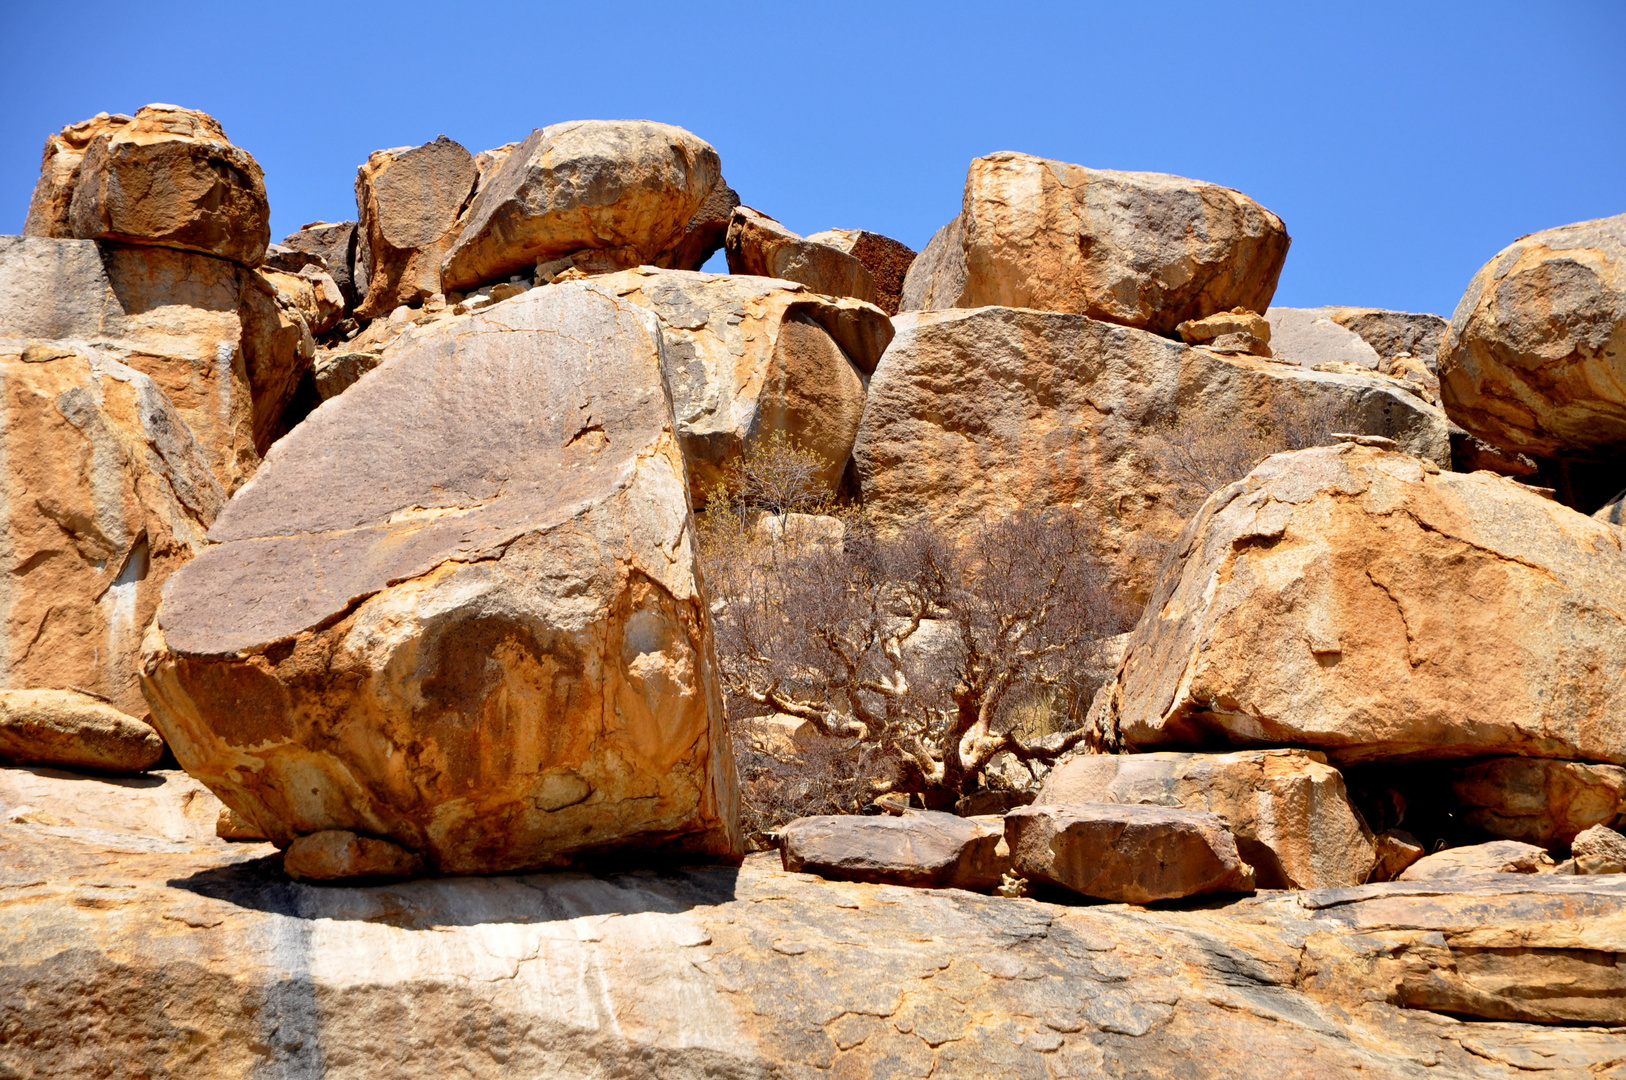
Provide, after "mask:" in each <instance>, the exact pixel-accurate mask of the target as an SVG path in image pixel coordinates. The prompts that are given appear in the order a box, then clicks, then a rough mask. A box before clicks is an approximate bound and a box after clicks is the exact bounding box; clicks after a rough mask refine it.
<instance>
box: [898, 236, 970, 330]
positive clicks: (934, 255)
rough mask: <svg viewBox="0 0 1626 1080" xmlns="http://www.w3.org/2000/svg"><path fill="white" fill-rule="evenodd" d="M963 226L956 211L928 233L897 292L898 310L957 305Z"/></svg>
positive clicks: (962, 268) (962, 289)
mask: <svg viewBox="0 0 1626 1080" xmlns="http://www.w3.org/2000/svg"><path fill="white" fill-rule="evenodd" d="M964 237H965V229H964V228H963V227H962V226H961V224H960V217H959V215H958V214H956V215H955V216H954V218H953V220H951V221H950V222H949V223H948V224H947V225H944V226H943V227H942V228H941V229H938V230H937V231H936V232H934V233H932V238H931V239H930V240H928V241H927V242H926V246H925V247H924V248H922V249H921V251H920V254H919V255H916V256H915V261H914V262H912V263H910V264H909V272H908V273H907V274H905V275H904V277H903V287H902V288H901V289H900V290H899V292H898V311H899V312H905V311H941V310H943V309H945V308H951V307H955V306H957V305H956V303H955V301H957V300H959V298H960V296H961V294H962V293H964V292H965V251H964V250H963V248H962V246H961V245H962V242H963V240H964Z"/></svg>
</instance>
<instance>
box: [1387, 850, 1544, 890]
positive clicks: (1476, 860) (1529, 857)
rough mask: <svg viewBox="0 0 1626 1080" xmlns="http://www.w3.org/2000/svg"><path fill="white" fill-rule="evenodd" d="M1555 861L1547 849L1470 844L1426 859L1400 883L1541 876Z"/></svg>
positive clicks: (1418, 862)
mask: <svg viewBox="0 0 1626 1080" xmlns="http://www.w3.org/2000/svg"><path fill="white" fill-rule="evenodd" d="M1552 866H1553V860H1552V858H1551V857H1550V856H1548V854H1547V851H1546V849H1545V848H1540V847H1537V846H1536V845H1535V844H1526V843H1524V842H1523V841H1520V840H1492V841H1491V842H1490V843H1488V844H1468V845H1466V846H1464V847H1456V848H1446V849H1445V850H1444V851H1436V852H1435V853H1434V854H1432V855H1425V856H1423V857H1422V858H1421V859H1418V860H1417V861H1416V862H1414V863H1412V864H1411V865H1410V866H1408V867H1407V868H1406V869H1405V870H1404V871H1403V872H1402V873H1401V875H1400V880H1401V881H1433V880H1435V879H1436V878H1463V877H1483V876H1484V875H1486V874H1539V873H1542V872H1543V871H1545V870H1550V869H1551V868H1552Z"/></svg>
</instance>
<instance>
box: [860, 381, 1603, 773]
mask: <svg viewBox="0 0 1626 1080" xmlns="http://www.w3.org/2000/svg"><path fill="white" fill-rule="evenodd" d="M877 381H878V380H877ZM1622 541H1623V537H1622V534H1621V531H1620V530H1619V529H1617V528H1615V527H1614V526H1611V525H1606V524H1604V523H1603V522H1600V521H1594V520H1593V519H1591V518H1588V517H1585V516H1583V515H1581V514H1578V513H1576V512H1575V511H1573V510H1570V509H1568V508H1566V507H1563V506H1560V505H1558V504H1556V503H1554V502H1551V501H1549V500H1548V499H1545V498H1543V497H1542V496H1541V495H1539V494H1536V493H1535V492H1533V491H1531V490H1530V489H1528V488H1525V487H1523V486H1521V485H1519V484H1516V483H1514V482H1513V481H1510V480H1506V479H1504V478H1502V477H1499V476H1495V475H1493V474H1491V473H1483V472H1481V473H1471V474H1467V475H1464V474H1461V473H1447V472H1439V471H1434V470H1433V467H1432V466H1431V465H1430V464H1429V463H1427V462H1424V461H1419V460H1418V459H1416V458H1412V457H1407V456H1405V455H1402V454H1398V453H1393V452H1390V451H1386V450H1381V449H1376V448H1372V447H1364V446H1357V445H1354V444H1352V443H1345V444H1342V445H1339V446H1334V447H1318V448H1315V449H1311V450H1303V451H1300V452H1298V453H1295V454H1277V455H1275V456H1273V457H1270V458H1267V459H1266V460H1265V461H1264V462H1263V463H1262V464H1261V465H1259V467H1258V468H1256V469H1254V471H1253V472H1252V473H1250V474H1249V475H1248V477H1247V478H1246V479H1244V480H1243V481H1241V482H1240V483H1236V484H1232V485H1231V486H1229V487H1227V488H1225V489H1223V490H1221V491H1219V492H1216V493H1215V494H1214V495H1212V496H1210V498H1209V499H1208V501H1207V502H1206V503H1205V504H1204V505H1203V507H1202V509H1201V510H1199V511H1198V513H1197V514H1196V516H1195V517H1193V518H1192V520H1191V522H1190V524H1189V525H1188V526H1187V527H1186V530H1185V532H1184V533H1183V534H1182V535H1181V537H1180V539H1179V540H1178V541H1177V542H1176V545H1175V548H1174V551H1173V553H1172V554H1171V561H1170V562H1169V563H1168V564H1167V565H1166V566H1165V569H1164V573H1163V574H1162V576H1161V578H1160V580H1159V582H1158V587H1157V591H1156V593H1155V595H1154V596H1153V597H1152V600H1151V602H1150V603H1149V604H1148V606H1147V608H1146V611H1145V614H1144V615H1142V617H1141V621H1140V624H1139V625H1138V626H1137V627H1136V629H1135V631H1134V637H1133V638H1132V639H1131V641H1130V644H1129V648H1128V650H1127V651H1126V653H1125V656H1124V660H1123V663H1122V664H1121V665H1120V666H1119V669H1118V675H1117V678H1116V679H1115V681H1114V682H1113V683H1111V684H1110V685H1109V686H1108V687H1107V688H1106V689H1104V690H1103V691H1102V693H1101V694H1099V695H1097V697H1096V702H1095V705H1094V706H1093V707H1092V710H1091V714H1092V716H1091V722H1092V723H1094V724H1096V725H1097V730H1098V732H1101V733H1102V736H1103V741H1104V742H1105V743H1107V744H1109V745H1110V744H1111V743H1113V742H1116V741H1117V740H1118V739H1120V738H1121V739H1122V741H1123V742H1124V743H1126V744H1127V745H1129V746H1133V747H1137V748H1142V749H1145V748H1153V747H1156V748H1175V747H1194V746H1202V745H1208V744H1214V743H1225V742H1230V743H1233V744H1243V745H1248V744H1252V745H1260V744H1264V745H1270V744H1273V743H1275V744H1279V743H1291V744H1293V745H1298V746H1310V747H1315V748H1318V749H1322V750H1325V751H1326V752H1327V755H1328V757H1329V758H1331V759H1332V760H1333V761H1334V762H1335V763H1353V762H1361V761H1382V760H1388V761H1398V760H1424V759H1438V758H1454V757H1474V756H1480V755H1491V754H1518V755H1526V756H1534V757H1564V758H1580V759H1588V760H1593V761H1602V762H1613V763H1617V764H1619V763H1626V726H1623V724H1626V720H1623V719H1622V717H1623V716H1626V713H1623V711H1622V707H1621V706H1622V702H1623V701H1626V627H1623V626H1622V620H1623V619H1626V551H1623V550H1622Z"/></svg>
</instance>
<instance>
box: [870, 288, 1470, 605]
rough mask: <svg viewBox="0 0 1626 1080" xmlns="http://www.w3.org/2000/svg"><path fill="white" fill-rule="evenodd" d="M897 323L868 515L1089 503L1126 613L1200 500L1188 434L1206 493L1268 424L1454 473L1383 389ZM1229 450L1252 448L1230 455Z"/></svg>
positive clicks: (1132, 348)
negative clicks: (1391, 450)
mask: <svg viewBox="0 0 1626 1080" xmlns="http://www.w3.org/2000/svg"><path fill="white" fill-rule="evenodd" d="M893 325H894V326H895V327H896V328H897V336H896V338H894V339H893V341H892V344H891V345H890V346H889V347H888V349H887V352H886V355H885V357H884V358H883V359H882V361H881V363H880V366H879V367H877V368H876V372H875V376H874V378H873V379H872V380H871V381H870V387H869V396H868V399H867V402H866V404H865V406H864V420H863V424H862V426H861V427H860V429H859V433H858V440H857V442H856V444H855V445H854V448H853V459H854V462H855V464H856V467H857V472H858V477H859V480H860V482H861V484H862V487H863V496H864V504H865V506H866V508H867V509H868V511H869V513H870V514H871V516H872V517H873V518H875V519H876V520H877V521H878V522H879V523H880V524H881V525H882V526H883V527H886V528H891V527H894V526H898V525H902V524H903V523H905V522H909V521H912V520H915V519H924V520H928V521H931V522H932V523H934V524H936V525H938V526H940V527H943V528H945V529H948V530H950V531H961V530H964V529H967V528H970V527H973V526H975V525H976V524H977V523H979V522H981V521H982V520H984V519H985V518H987V517H990V516H999V515H1004V514H1009V513H1011V512H1012V511H1014V510H1016V509H1018V508H1021V507H1030V508H1031V507H1040V506H1056V505H1079V506H1082V507H1086V508H1088V511H1089V513H1090V514H1091V515H1092V516H1094V517H1095V518H1096V519H1097V520H1098V521H1099V523H1100V528H1101V543H1102V555H1103V556H1104V557H1105V559H1106V561H1107V565H1108V566H1109V567H1110V568H1111V570H1112V573H1113V578H1114V583H1115V585H1116V587H1118V588H1119V589H1120V590H1121V591H1122V592H1123V593H1124V595H1125V597H1126V600H1127V601H1128V602H1130V603H1135V604H1139V603H1141V602H1144V600H1145V598H1146V597H1147V596H1148V595H1149V594H1150V592H1151V589H1152V584H1153V582H1154V580H1155V578H1156V575H1157V572H1158V566H1159V565H1160V563H1161V561H1162V557H1163V550H1164V547H1165V546H1166V545H1167V544H1168V542H1170V541H1172V540H1173V539H1174V538H1175V537H1176V536H1177V535H1179V532H1180V529H1181V527H1182V526H1183V525H1184V524H1185V519H1186V517H1187V516H1188V515H1189V513H1190V512H1191V509H1192V508H1194V506H1195V503H1196V501H1199V500H1200V499H1201V497H1202V494H1203V493H1205V492H1206V490H1207V487H1206V486H1205V487H1203V488H1201V489H1198V491H1197V492H1196V493H1195V494H1192V493H1191V484H1192V483H1193V480H1192V478H1191V477H1189V476H1186V475H1185V474H1183V473H1181V472H1180V471H1179V470H1177V469H1176V467H1175V459H1176V451H1178V450H1179V449H1180V447H1181V445H1182V444H1183V440H1185V439H1186V436H1184V435H1183V434H1182V433H1183V432H1190V433H1193V434H1192V435H1191V439H1193V440H1195V443H1194V445H1192V446H1191V447H1189V449H1190V451H1191V453H1188V454H1186V457H1187V458H1188V459H1189V458H1191V457H1192V456H1193V455H1196V456H1198V457H1202V456H1204V455H1208V456H1210V457H1212V458H1213V460H1212V462H1210V463H1209V465H1208V466H1206V467H1207V468H1208V470H1209V471H1210V472H1212V473H1214V475H1212V476H1209V477H1207V479H1206V483H1218V484H1225V483H1229V482H1230V481H1231V480H1234V479H1239V478H1240V477H1241V475H1242V474H1243V473H1245V472H1246V471H1247V469H1248V468H1249V467H1250V466H1251V465H1252V463H1253V462H1254V461H1256V460H1257V457H1254V456H1251V455H1252V454H1254V453H1256V452H1257V453H1258V454H1264V453H1268V452H1269V451H1270V449H1273V448H1274V447H1264V448H1262V449H1257V450H1255V449H1253V447H1254V444H1253V443H1252V442H1250V441H1249V440H1250V438H1251V436H1250V434H1249V433H1250V431H1251V427H1250V426H1248V425H1253V424H1257V423H1258V422H1260V420H1261V419H1267V418H1275V421H1276V422H1277V423H1279V426H1280V431H1281V433H1282V434H1283V435H1284V436H1291V437H1292V438H1295V439H1307V440H1310V441H1312V442H1313V441H1316V440H1320V439H1324V438H1327V437H1328V433H1329V432H1341V431H1355V432H1370V433H1373V434H1377V435H1385V436H1388V437H1390V438H1393V439H1395V440H1397V441H1398V442H1399V444H1400V445H1401V447H1402V448H1404V449H1405V450H1407V451H1408V452H1411V453H1414V454H1418V455H1421V456H1423V457H1426V458H1429V459H1431V460H1433V461H1436V462H1439V463H1440V464H1442V465H1449V463H1450V436H1449V430H1450V429H1449V426H1448V424H1447V422H1446V419H1445V417H1444V415H1443V414H1441V413H1440V412H1439V410H1437V409H1433V408H1431V407H1429V406H1428V405H1426V404H1424V403H1423V402H1422V401H1420V400H1419V399H1418V398H1417V397H1416V396H1415V395H1413V394H1410V393H1408V392H1406V391H1404V390H1402V389H1399V388H1397V387H1396V386H1395V384H1394V383H1393V382H1392V381H1391V380H1388V379H1382V378H1379V377H1375V376H1374V377H1366V376H1361V375H1349V374H1333V373H1325V372H1313V371H1307V370H1305V369H1303V368H1300V367H1297V366H1294V365H1290V364H1280V363H1274V362H1272V361H1269V360H1263V359H1259V358H1255V357H1252V356H1247V355H1238V356H1222V355H1219V354H1217V353H1215V352H1213V351H1211V350H1208V349H1201V348H1192V347H1189V346H1184V345H1181V344H1179V343H1177V342H1173V341H1169V340H1167V339H1165V338H1161V337H1158V336H1156V335H1154V334H1150V333H1147V332H1145V331H1140V330H1133V329H1129V328H1127V327H1122V326H1115V325H1112V324H1110V323H1104V322H1098V321H1096V320H1093V319H1089V318H1085V317H1084V316H1081V315H1066V314H1058V313H1051V312H1040V311H1018V310H1014V309H1011V308H982V309H979V310H976V311H942V312H920V313H906V314H904V315H900V316H898V317H897V318H895V319H894V320H893ZM1244 418H1245V419H1244ZM1210 444H1213V445H1210ZM1280 445H1281V444H1280V443H1277V444H1276V446H1280ZM1227 446H1230V447H1232V448H1233V449H1234V448H1236V447H1241V448H1242V449H1244V450H1246V451H1247V454H1246V455H1244V456H1243V457H1241V458H1240V459H1239V460H1238V461H1235V462H1232V461H1231V459H1230V457H1228V456H1227V455H1228V454H1230V453H1231V451H1230V450H1227V449H1226V447H1227ZM1227 470H1229V471H1227ZM1188 495H1189V496H1190V497H1189V499H1188Z"/></svg>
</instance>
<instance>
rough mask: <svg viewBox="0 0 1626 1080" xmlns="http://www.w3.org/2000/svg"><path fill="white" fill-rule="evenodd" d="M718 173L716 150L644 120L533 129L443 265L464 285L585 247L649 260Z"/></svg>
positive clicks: (457, 285)
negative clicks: (617, 251) (615, 251)
mask: <svg viewBox="0 0 1626 1080" xmlns="http://www.w3.org/2000/svg"><path fill="white" fill-rule="evenodd" d="M720 177H721V171H720V166H719V164H718V161H717V151H715V150H713V149H712V148H711V145H710V144H709V143H706V142H704V141H702V140H701V139H698V138H696V137H695V136H694V135H691V134H690V133H689V132H687V131H684V130H683V129H682V128H678V127H672V126H671V125H670V124H656V123H651V122H649V121H647V120H578V121H574V122H571V123H567V124H554V125H553V126H551V127H545V128H538V129H536V130H535V131H533V132H531V134H530V137H529V138H527V139H526V140H525V141H524V142H523V143H521V144H520V145H519V146H517V147H515V148H514V150H513V151H512V152H511V153H509V154H508V156H507V158H506V160H504V161H503V163H502V164H501V166H500V167H498V168H497V170H496V172H495V174H494V175H492V176H491V179H490V180H489V181H482V183H481V185H480V192H479V194H478V195H476V196H475V199H474V202H473V203H472V204H471V205H470V206H469V209H468V212H467V213H466V214H465V215H464V217H463V222H462V226H463V227H462V231H461V232H460V233H459V234H458V236H457V240H456V242H455V243H454V244H453V245H452V247H451V249H450V251H449V252H448V253H447V255H446V259H445V261H444V263H443V264H442V266H441V279H442V282H443V283H444V285H445V287H446V289H448V290H451V289H457V290H459V291H466V290H468V289H471V288H474V287H475V286H477V285H483V284H486V283H488V282H493V281H501V280H504V279H506V278H507V277H508V276H509V275H511V274H515V273H520V272H527V273H528V272H529V271H530V269H531V267H532V266H534V265H535V264H536V263H539V262H546V261H548V260H550V259H557V258H560V257H563V256H568V255H572V254H574V253H576V252H578V251H581V250H583V249H584V248H593V249H601V250H619V252H620V253H619V254H618V255H617V256H616V257H617V258H618V259H620V260H621V261H622V265H623V267H627V266H637V265H639V264H641V263H653V262H654V261H655V258H656V256H658V255H659V254H660V253H661V252H663V251H666V250H667V249H668V248H669V247H671V246H672V244H673V243H674V242H676V241H677V240H678V239H679V238H680V237H681V236H682V235H683V232H684V229H685V228H686V227H687V225H688V223H689V221H690V220H691V219H693V217H694V215H695V212H696V211H698V210H699V209H700V205H701V203H703V202H704V201H705V200H706V197H707V196H708V195H709V194H711V192H712V189H713V188H714V187H715V186H716V184H717V181H718V180H719V179H720Z"/></svg>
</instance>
